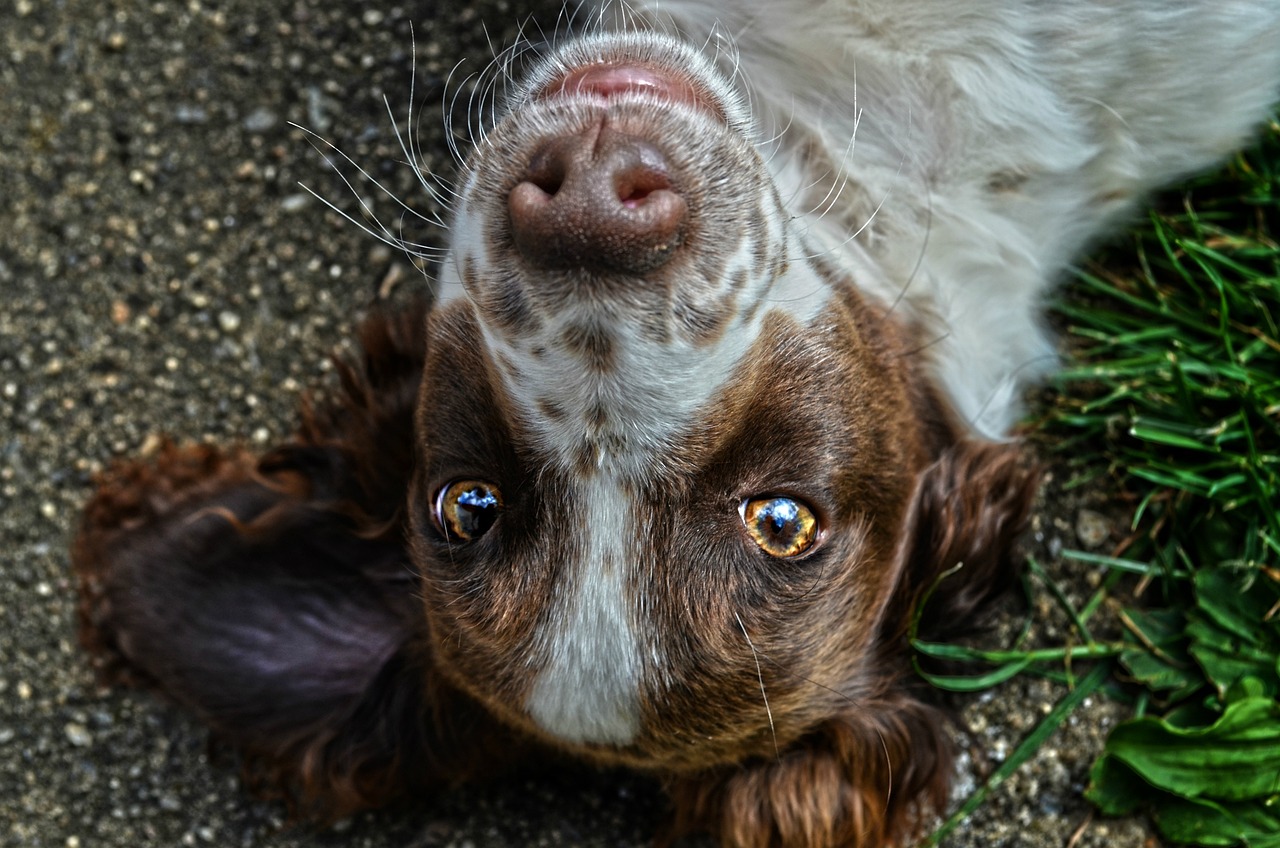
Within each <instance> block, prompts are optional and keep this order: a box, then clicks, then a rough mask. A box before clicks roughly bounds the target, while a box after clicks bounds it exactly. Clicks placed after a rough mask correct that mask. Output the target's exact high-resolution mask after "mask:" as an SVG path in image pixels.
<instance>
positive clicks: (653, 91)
mask: <svg viewBox="0 0 1280 848" xmlns="http://www.w3.org/2000/svg"><path fill="white" fill-rule="evenodd" d="M620 94H644V95H648V96H650V97H652V98H654V99H657V100H667V101H671V102H675V103H685V104H687V105H689V106H692V107H694V108H695V109H698V110H700V111H704V112H710V113H711V114H713V115H715V116H716V117H717V118H719V119H720V120H724V110H723V109H721V108H719V107H718V106H717V105H716V104H715V102H714V100H712V99H711V98H709V97H708V96H707V95H706V93H705V92H703V91H702V90H701V89H700V88H699V86H698V85H697V84H695V83H694V81H693V80H691V79H689V78H688V77H685V76H683V75H681V74H677V73H674V72H672V71H669V70H666V69H662V68H657V67H654V66H652V65H646V64H643V63H640V62H626V61H620V62H607V61H606V62H598V63H593V64H589V65H582V66H580V67H577V68H573V69H571V70H570V71H568V72H567V73H565V74H562V75H560V76H558V77H556V78H555V79H553V80H551V82H549V83H547V84H546V85H544V86H543V87H542V88H541V89H540V90H539V91H538V92H537V94H535V95H534V96H535V97H536V98H537V99H539V100H552V99H555V98H557V97H572V96H580V97H581V96H586V97H595V98H600V99H603V100H608V99H610V98H612V97H616V96H618V95H620Z"/></svg>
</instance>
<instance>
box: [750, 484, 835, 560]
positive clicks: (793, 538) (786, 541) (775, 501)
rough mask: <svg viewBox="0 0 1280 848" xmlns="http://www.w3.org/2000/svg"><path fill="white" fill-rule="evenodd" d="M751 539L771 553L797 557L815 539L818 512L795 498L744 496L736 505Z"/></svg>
mask: <svg viewBox="0 0 1280 848" xmlns="http://www.w3.org/2000/svg"><path fill="white" fill-rule="evenodd" d="M738 512H739V514H740V515H741V516H742V523H743V525H745V526H746V528H747V534H748V535H749V536H751V541H753V542H755V543H756V544H757V545H759V546H760V550H762V551H764V552H765V553H767V554H768V555H769V556H773V557H780V558H782V557H798V556H800V555H801V554H803V553H804V552H805V551H807V550H809V549H810V548H812V547H813V543H814V542H816V541H817V540H818V516H816V515H814V513H813V510H812V509H810V508H809V507H808V506H806V505H805V504H803V503H801V502H800V501H798V500H795V499H794V498H786V497H780V496H778V497H775V496H770V497H763V498H747V499H746V500H745V501H743V502H742V506H740V507H739V508H738Z"/></svg>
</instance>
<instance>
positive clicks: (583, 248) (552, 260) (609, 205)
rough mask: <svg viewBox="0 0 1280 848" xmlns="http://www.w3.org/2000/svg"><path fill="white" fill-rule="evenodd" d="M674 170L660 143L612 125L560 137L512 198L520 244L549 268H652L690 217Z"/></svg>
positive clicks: (666, 254)
mask: <svg viewBox="0 0 1280 848" xmlns="http://www.w3.org/2000/svg"><path fill="white" fill-rule="evenodd" d="M670 173H671V169H670V166H669V164H668V162H667V160H666V157H665V156H663V154H662V152H661V151H659V150H658V148H656V147H655V146H653V145H652V144H650V143H648V142H646V141H644V140H642V139H639V138H636V137H635V136H631V135H627V134H625V133H621V132H617V131H614V130H611V129H609V128H608V127H607V126H606V127H601V128H598V129H595V128H593V129H592V130H588V131H587V132H584V133H579V134H576V135H572V136H563V137H561V138H557V139H553V140H552V141H550V142H547V143H546V144H545V145H544V146H543V147H542V148H541V149H539V150H538V151H537V152H536V153H535V154H534V157H533V159H532V161H531V162H530V163H529V168H528V170H527V171H526V172H525V174H524V179H523V180H522V181H521V182H520V183H519V184H518V185H517V186H516V187H515V188H514V189H512V191H511V194H510V195H509V197H508V198H507V206H508V209H509V211H510V214H511V231H512V235H513V237H514V239H515V245H516V249H517V250H518V251H519V252H520V254H521V255H522V256H524V257H525V258H526V259H527V260H528V261H529V262H531V263H533V264H534V265H536V266H538V267H542V268H551V269H568V268H585V269H590V270H602V271H615V272H623V273H631V274H643V273H646V272H648V271H652V270H654V269H655V268H658V267H660V266H662V265H663V264H664V263H665V262H666V261H667V260H668V259H669V258H670V257H671V255H672V253H674V252H675V250H676V248H677V247H679V246H680V241H681V238H682V236H683V233H684V227H685V220H686V219H687V217H688V208H687V204H686V203H685V199H684V198H683V197H682V196H681V195H680V193H679V192H678V191H677V190H675V188H674V187H673V186H672V184H671V178H670Z"/></svg>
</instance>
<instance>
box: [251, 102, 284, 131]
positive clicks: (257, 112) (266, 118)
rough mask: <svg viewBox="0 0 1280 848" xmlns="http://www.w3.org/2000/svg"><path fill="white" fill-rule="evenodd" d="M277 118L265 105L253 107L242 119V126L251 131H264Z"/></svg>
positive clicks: (273, 123)
mask: <svg viewBox="0 0 1280 848" xmlns="http://www.w3.org/2000/svg"><path fill="white" fill-rule="evenodd" d="M278 120H279V118H277V117H276V113H275V112H272V111H271V110H270V109H268V108H266V107H265V106H262V107H259V108H257V109H254V110H253V111H252V112H250V113H249V115H248V117H246V118H245V119H244V128H245V129H246V130H248V131H249V132H251V133H264V132H266V131H267V130H269V129H271V128H272V127H274V126H275V125H276V122H277V121H278Z"/></svg>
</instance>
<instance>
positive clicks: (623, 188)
mask: <svg viewBox="0 0 1280 848" xmlns="http://www.w3.org/2000/svg"><path fill="white" fill-rule="evenodd" d="M615 185H616V188H617V190H618V200H620V201H621V202H622V205H623V206H625V207H627V208H628V209H635V208H637V207H639V206H642V205H643V204H644V202H645V200H646V199H648V197H649V196H650V195H651V194H653V193H654V192H656V191H664V190H669V189H670V188H671V180H669V179H667V176H666V174H663V173H660V172H657V171H651V170H641V171H639V172H630V173H627V172H624V173H621V174H619V175H618V178H617V180H616V183H615Z"/></svg>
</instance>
